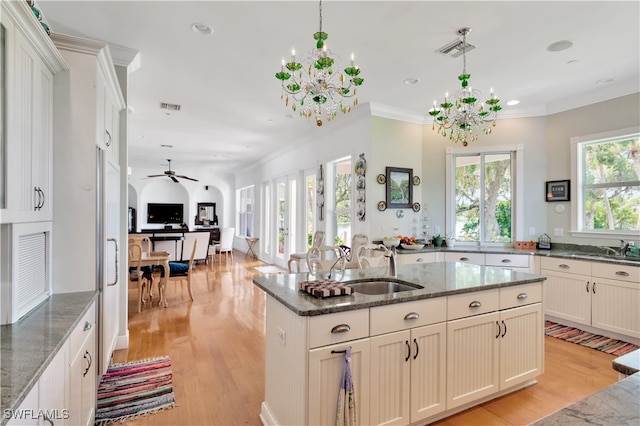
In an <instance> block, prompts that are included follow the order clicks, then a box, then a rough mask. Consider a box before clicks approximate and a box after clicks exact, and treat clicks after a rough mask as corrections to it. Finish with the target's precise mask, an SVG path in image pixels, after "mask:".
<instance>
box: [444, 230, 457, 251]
mask: <svg viewBox="0 0 640 426" xmlns="http://www.w3.org/2000/svg"><path fill="white" fill-rule="evenodd" d="M445 239H446V242H447V247H449V248H451V247H453V246H454V245H456V234H455V233H453V232H451V233H449V234H447V235H446V237H445Z"/></svg>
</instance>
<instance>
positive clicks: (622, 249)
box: [620, 240, 631, 257]
mask: <svg viewBox="0 0 640 426" xmlns="http://www.w3.org/2000/svg"><path fill="white" fill-rule="evenodd" d="M630 244H631V242H629V241H625V240H620V256H622V257H626V256H627V250H629V247H630Z"/></svg>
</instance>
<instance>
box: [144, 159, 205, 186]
mask: <svg viewBox="0 0 640 426" xmlns="http://www.w3.org/2000/svg"><path fill="white" fill-rule="evenodd" d="M167 161H168V162H169V170H165V171H164V173H163V174H161V175H147V177H150V178H151V177H162V176H167V177H169V179H171V180H172V181H174V182H176V183H178V178H180V179H189V180H192V181H194V182H198V179H194V178H190V177H189V176H183V175H177V174H176V172H174V171H173V170H171V160H167Z"/></svg>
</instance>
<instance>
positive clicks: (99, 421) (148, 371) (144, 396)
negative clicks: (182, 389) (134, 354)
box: [95, 357, 176, 425]
mask: <svg viewBox="0 0 640 426" xmlns="http://www.w3.org/2000/svg"><path fill="white" fill-rule="evenodd" d="M171 379H172V374H171V359H169V357H161V358H154V359H147V360H142V361H134V362H128V363H126V364H114V365H111V366H109V368H108V369H107V372H106V373H105V374H104V375H103V376H102V379H101V380H100V385H99V386H98V407H97V410H96V419H95V424H96V425H106V424H108V423H112V422H124V421H125V420H126V419H130V418H134V417H137V416H140V415H144V414H151V413H156V412H158V411H160V410H164V409H167V408H172V407H174V406H175V405H176V399H175V396H174V394H173V385H172V380H171Z"/></svg>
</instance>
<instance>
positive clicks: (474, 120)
mask: <svg viewBox="0 0 640 426" xmlns="http://www.w3.org/2000/svg"><path fill="white" fill-rule="evenodd" d="M470 32H471V28H462V29H460V30H459V31H458V34H460V35H461V36H462V47H461V49H462V74H460V75H459V76H458V80H460V84H461V86H462V88H461V89H458V90H456V91H455V92H453V93H452V96H451V97H449V94H448V93H446V94H445V95H444V102H443V103H441V104H440V108H438V107H437V106H436V101H433V108H431V109H430V110H429V111H428V112H429V115H430V116H431V117H433V125H432V129H433V130H437V132H438V133H441V134H442V136H444V137H447V136H449V139H451V140H452V141H454V142H455V143H458V142H461V143H462V145H463V146H467V145H468V144H469V142H474V141H476V140H477V139H478V134H479V132H480V131H482V132H483V133H484V134H486V135H488V134H491V131H492V130H491V129H492V127H495V125H496V119H497V118H498V111H500V110H501V109H502V107H501V106H500V100H499V99H498V98H496V96H495V94H494V93H493V88H492V89H491V95H490V97H489V99H487V100H486V101H485V103H486V104H487V107H485V105H484V103H480V105H477V104H476V103H477V101H478V99H479V98H480V96H482V93H481V92H480V91H479V90H475V89H472V88H471V87H470V86H469V79H470V78H471V74H467V54H466V53H467V34H468V33H470ZM447 131H448V132H447Z"/></svg>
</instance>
